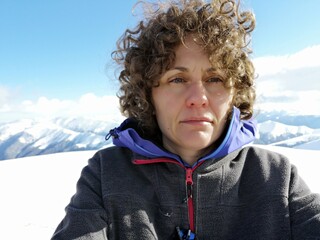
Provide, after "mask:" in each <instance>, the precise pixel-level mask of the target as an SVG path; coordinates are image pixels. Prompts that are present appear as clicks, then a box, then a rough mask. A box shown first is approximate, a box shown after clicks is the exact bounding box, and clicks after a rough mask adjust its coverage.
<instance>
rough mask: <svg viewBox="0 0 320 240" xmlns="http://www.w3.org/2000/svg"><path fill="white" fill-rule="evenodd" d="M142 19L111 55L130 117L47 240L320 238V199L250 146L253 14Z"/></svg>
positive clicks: (177, 13)
mask: <svg viewBox="0 0 320 240" xmlns="http://www.w3.org/2000/svg"><path fill="white" fill-rule="evenodd" d="M152 7H154V5H152ZM150 9H153V13H152V11H151V13H149V15H148V16H147V17H146V20H145V21H143V22H140V23H139V24H138V26H137V28H136V29H134V30H127V31H126V32H125V34H124V35H123V37H122V38H121V39H120V40H119V42H118V50H117V51H116V52H115V53H114V59H115V60H116V61H117V62H118V63H120V64H122V65H123V70H122V71H121V72H120V76H119V80H120V83H121V88H120V90H121V91H120V94H119V98H120V104H121V107H122V111H123V113H124V114H125V115H126V116H127V117H128V119H127V120H125V121H124V122H123V123H122V124H121V125H120V127H118V128H115V129H113V130H111V131H110V133H109V135H108V137H111V136H112V137H113V143H114V145H115V146H114V147H111V148H107V149H104V150H101V151H99V152H98V153H97V154H95V156H94V157H93V158H92V159H90V161H89V164H88V166H87V167H85V168H84V170H83V171H82V175H81V178H80V179H79V181H78V185H77V192H76V194H75V195H74V196H73V198H72V199H71V202H70V204H69V205H68V206H67V208H66V216H65V218H64V219H63V221H62V222H61V223H60V225H59V226H58V228H57V230H56V232H55V234H54V236H53V238H52V239H320V198H319V196H318V195H315V194H312V193H310V191H309V189H308V188H307V186H306V185H305V184H304V182H303V181H302V180H301V179H300V178H299V176H298V175H297V172H296V169H295V167H294V166H291V165H290V163H289V161H288V160H287V159H286V158H285V157H283V156H281V155H279V154H276V153H273V152H269V151H266V150H262V149H259V148H256V147H252V146H246V145H247V144H248V143H250V142H252V141H253V140H254V136H255V124H254V121H252V120H250V119H251V117H252V112H253V110H252V109H253V102H254V99H255V90H254V84H253V81H254V68H253V65H252V63H251V61H250V59H249V53H250V50H249V48H248V41H249V35H250V33H251V31H252V30H253V29H254V25H255V20H254V17H253V15H252V13H250V12H240V10H239V5H238V3H236V2H235V1H232V0H230V1H227V0H214V1H213V2H211V3H203V2H201V1H198V0H192V1H183V0H181V1H180V2H176V3H170V4H168V5H167V6H161V7H159V8H150Z"/></svg>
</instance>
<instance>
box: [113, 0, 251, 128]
mask: <svg viewBox="0 0 320 240" xmlns="http://www.w3.org/2000/svg"><path fill="white" fill-rule="evenodd" d="M142 4H143V8H144V9H148V11H147V12H146V13H147V14H146V15H145V20H142V21H140V22H139V24H138V25H137V26H136V28H135V29H133V30H131V29H127V30H126V31H125V33H124V34H123V36H122V37H121V38H120V39H119V40H118V42H117V50H116V51H114V52H113V54H112V57H113V59H114V60H115V61H116V62H117V63H119V64H120V65H121V66H122V70H121V71H120V75H119V81H120V91H119V93H118V97H119V101H120V106H121V111H122V113H123V114H124V115H125V116H127V117H133V118H135V119H137V120H138V122H139V123H140V125H141V127H142V128H143V129H144V130H146V131H147V132H149V133H152V132H153V131H154V130H155V129H156V128H157V123H156V119H155V116H154V114H153V113H154V107H153V105H152V97H151V91H152V88H153V87H156V85H157V83H158V80H159V79H160V77H161V75H162V74H163V73H164V72H165V71H167V70H168V69H169V68H170V66H171V65H172V64H173V62H174V60H175V49H176V47H177V46H178V45H180V44H181V43H184V39H185V38H186V36H187V35H189V34H193V35H196V36H197V38H198V39H201V45H202V46H203V47H204V49H205V51H206V53H207V54H208V56H209V61H210V62H212V64H215V66H217V65H218V68H220V69H222V70H223V71H224V73H225V74H226V86H227V87H230V88H233V89H234V98H233V105H234V106H235V107H237V108H239V109H240V111H241V118H242V119H249V118H251V117H252V114H253V103H254V100H255V88H254V67H253V64H252V62H251V60H250V59H249V54H250V53H251V50H250V48H249V47H248V46H249V43H250V35H251V32H252V31H253V29H254V27H255V18H254V15H253V13H252V12H250V11H240V9H239V5H240V0H239V1H238V2H237V1H236V0H212V2H210V3H207V2H204V1H201V0H178V1H170V2H166V3H164V4H161V3H158V4H155V3H145V2H143V3H142Z"/></svg>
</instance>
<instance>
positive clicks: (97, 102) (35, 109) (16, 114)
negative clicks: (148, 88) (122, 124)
mask: <svg viewBox="0 0 320 240" xmlns="http://www.w3.org/2000/svg"><path fill="white" fill-rule="evenodd" d="M6 105H7V107H4V106H2V108H1V109H0V111H1V112H2V114H1V115H2V116H1V119H0V120H1V121H12V120H16V119H21V118H39V117H41V118H43V117H47V118H53V117H61V116H64V117H78V116H81V117H87V118H92V119H102V120H103V119H114V120H118V119H121V118H122V116H121V114H120V110H119V103H118V98H117V97H116V96H96V95H94V94H93V93H88V94H85V95H83V96H80V98H79V99H77V100H61V99H57V98H53V99H48V98H46V97H40V98H39V99H37V100H36V101H31V100H25V101H22V102H21V103H18V104H11V105H9V104H6Z"/></svg>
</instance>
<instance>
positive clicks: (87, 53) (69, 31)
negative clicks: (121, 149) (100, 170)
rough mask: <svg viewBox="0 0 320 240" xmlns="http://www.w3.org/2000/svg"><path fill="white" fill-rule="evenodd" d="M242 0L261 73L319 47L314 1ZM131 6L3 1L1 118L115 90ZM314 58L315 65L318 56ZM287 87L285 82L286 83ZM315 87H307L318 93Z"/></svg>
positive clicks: (103, 1)
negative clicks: (116, 62) (118, 49)
mask: <svg viewBox="0 0 320 240" xmlns="http://www.w3.org/2000/svg"><path fill="white" fill-rule="evenodd" d="M242 2H243V4H244V6H245V8H249V9H253V11H254V12H255V15H256V19H257V27H256V30H255V33H254V34H253V40H252V46H253V50H254V54H253V57H254V58H255V59H257V62H258V63H257V65H259V66H260V67H259V69H262V68H263V69H262V70H261V72H263V71H270V69H267V70H265V69H264V68H265V67H266V64H265V63H275V62H277V61H280V62H281V61H282V64H284V63H283V61H287V60H288V59H289V58H290V57H291V56H295V54H297V53H299V52H301V51H303V50H304V49H307V48H310V47H314V46H319V45H320V30H319V27H318V26H320V18H317V17H316V16H318V15H319V9H320V1H319V0H307V1H298V0H281V1H279V0H244V1H242ZM135 3H136V1H135V0H126V1H108V0H95V1H89V0H51V1H40V0H28V1H24V0H14V1H13V0H2V1H1V3H0V36H1V37H0V114H1V116H0V122H1V121H4V120H6V119H10V117H9V116H10V115H11V117H12V116H13V115H15V118H17V117H19V111H20V112H23V107H25V106H29V107H30V106H33V105H37V104H38V105H39V104H40V105H41V101H42V104H43V107H44V108H46V107H45V106H44V105H45V103H44V102H46V101H47V102H53V101H55V103H57V101H58V102H59V104H60V105H59V104H58V105H59V106H62V105H63V102H65V101H67V102H68V101H69V102H68V103H69V104H70V106H71V105H72V104H71V103H70V101H77V102H79V101H85V99H87V98H91V99H92V98H96V99H95V100H96V101H98V100H99V99H98V98H102V97H104V96H106V95H114V94H115V92H116V87H115V81H116V80H114V75H113V66H112V62H111V58H110V55H111V52H112V50H114V49H115V42H116V40H117V39H118V38H119V36H120V35H121V34H122V33H123V31H124V30H125V29H126V28H127V27H132V26H134V25H135V23H136V22H137V17H134V16H132V13H131V11H132V6H133V5H134V4H135ZM309 52H315V50H312V49H311V50H310V51H309ZM317 56H319V55H315V56H313V57H317ZM281 57H282V60H281ZM298 57H299V55H298V56H296V58H294V57H292V58H291V59H297V58H298ZM274 58H276V59H277V60H275V59H274ZM283 58H286V60H283ZM300 59H301V57H300ZM309 59H310V58H309ZM292 61H293V60H292ZM313 61H318V62H320V58H319V57H317V59H314V60H313ZM289 65H290V66H292V64H291V63H290V64H289ZM293 65H294V64H293ZM286 66H287V67H284V68H285V72H288V71H287V70H288V69H291V70H290V71H291V72H290V74H291V75H292V74H293V72H292V71H296V68H294V69H292V67H291V68H290V67H288V63H287V65H286ZM269 67H270V66H269ZM276 67H277V66H276ZM303 67H304V69H309V70H310V67H311V72H312V73H314V72H316V73H314V74H313V75H314V76H309V75H310V71H308V74H309V75H308V76H309V78H311V77H312V79H314V78H317V79H315V80H314V81H316V80H318V81H319V78H318V77H319V76H320V70H319V69H320V66H319V65H314V64H312V63H311V65H310V64H309V65H308V64H306V66H303ZM279 71H280V72H279ZM279 71H278V72H275V74H278V75H277V76H279V73H280V75H281V73H283V72H284V70H283V69H280V70H279ZM299 73H300V75H303V76H304V75H305V74H304V72H299ZM318 73H319V74H318ZM267 75H268V74H265V75H262V78H261V79H262V80H261V82H263V83H265V85H264V86H268V87H270V86H271V85H272V86H274V85H275V84H277V82H276V81H275V79H276V78H275V77H273V78H272V79H270V78H268V77H267ZM295 75H297V74H295ZM275 76H276V75H275ZM285 77H287V78H288V76H285ZM272 80H274V81H273V82H272ZM286 81H287V80H286ZM278 82H279V81H278ZM283 82H285V80H283ZM296 82H298V80H297V81H296ZM289 85H290V84H288V82H287V84H286V86H289ZM318 86H319V85H314V86H313V87H311V86H310V88H308V89H306V90H307V91H309V90H310V91H311V90H320V89H317V87H318ZM319 88H320V87H319ZM272 90H274V88H273V89H272ZM278 90H281V89H278ZM288 90H290V89H288ZM88 94H89V95H88ZM90 94H91V95H90ZM287 94H288V95H289V96H288V99H290V98H292V97H297V96H292V92H291V93H290V92H288V93H287ZM290 94H291V95H290ZM83 97H84V99H83ZM86 97H87V98H86ZM273 97H274V96H273ZM299 97H300V98H301V96H300V95H299ZM316 100H318V98H316ZM34 107H36V106H34ZM13 112H15V113H14V114H13ZM31 112H32V111H31ZM319 112H320V108H319ZM319 114H320V113H319ZM6 116H8V117H6ZM21 116H23V114H22V115H21Z"/></svg>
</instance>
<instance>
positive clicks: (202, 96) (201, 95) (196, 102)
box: [186, 81, 208, 107]
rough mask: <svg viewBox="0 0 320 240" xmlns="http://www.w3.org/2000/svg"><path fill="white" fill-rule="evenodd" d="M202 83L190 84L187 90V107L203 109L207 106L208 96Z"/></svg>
mask: <svg viewBox="0 0 320 240" xmlns="http://www.w3.org/2000/svg"><path fill="white" fill-rule="evenodd" d="M207 94H208V93H207V92H206V89H205V87H204V86H203V82H202V81H201V82H195V83H192V84H191V85H190V86H189V87H188V89H187V98H186V105H187V107H205V106H207V105H208V96H207Z"/></svg>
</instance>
